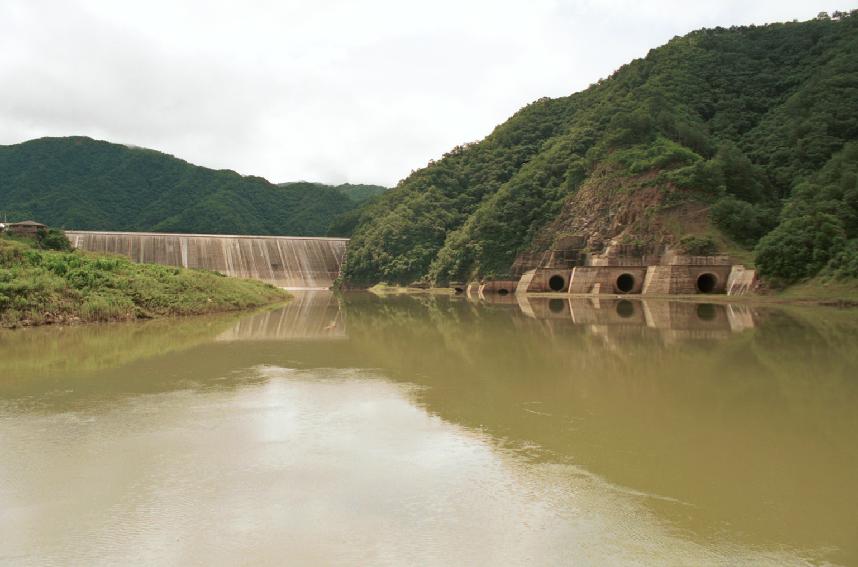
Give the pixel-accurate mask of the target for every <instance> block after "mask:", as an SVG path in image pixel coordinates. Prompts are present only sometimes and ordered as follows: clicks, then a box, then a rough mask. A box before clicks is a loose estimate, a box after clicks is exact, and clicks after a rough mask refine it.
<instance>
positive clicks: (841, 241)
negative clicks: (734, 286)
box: [757, 213, 846, 284]
mask: <svg viewBox="0 0 858 567" xmlns="http://www.w3.org/2000/svg"><path fill="white" fill-rule="evenodd" d="M845 244H846V231H845V230H844V229H843V224H842V223H841V222H840V220H839V219H838V218H837V217H835V216H833V215H829V214H826V213H812V214H808V215H803V216H799V217H796V218H792V219H788V220H786V221H784V222H782V223H781V224H780V225H778V227H777V228H775V229H774V230H773V231H772V232H770V233H769V234H767V235H766V236H764V237H763V238H762V239H761V240H760V243H759V244H758V245H757V266H758V267H759V269H760V274H761V275H763V276H766V277H770V278H774V279H775V280H776V281H778V282H780V283H784V284H789V283H794V282H796V281H798V280H801V279H804V278H809V277H812V276H814V275H816V274H817V273H818V272H819V271H820V270H821V269H822V268H823V267H824V266H825V265H826V264H827V263H828V262H829V261H830V260H831V259H832V258H834V257H837V256H838V255H839V254H840V253H841V251H842V250H843V249H844V246H845Z"/></svg>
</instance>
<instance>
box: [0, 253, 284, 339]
mask: <svg viewBox="0 0 858 567" xmlns="http://www.w3.org/2000/svg"><path fill="white" fill-rule="evenodd" d="M287 297H288V295H287V294H286V293H285V292H284V291H282V290H280V289H277V288H275V287H273V286H271V285H268V284H264V283H262V282H259V281H254V280H242V279H238V278H227V277H225V276H222V275H220V274H217V273H215V272H208V271H202V270H185V269H182V268H173V267H168V266H158V265H152V264H135V263H133V262H131V261H130V260H127V259H125V258H122V257H119V256H108V255H96V254H91V253H85V252H79V251H78V252H66V251H52V250H44V249H40V247H39V246H38V245H37V244H36V242H35V241H30V242H28V241H27V240H26V239H20V240H14V239H10V238H7V237H0V327H15V326H19V325H38V324H44V323H65V322H72V321H84V322H87V321H118V320H131V319H138V318H150V317H158V316H168V315H196V314H202V313H213V312H219V311H230V310H236V309H245V308H248V307H256V306H260V305H265V304H269V303H274V302H277V301H283V300H285V299H286V298H287Z"/></svg>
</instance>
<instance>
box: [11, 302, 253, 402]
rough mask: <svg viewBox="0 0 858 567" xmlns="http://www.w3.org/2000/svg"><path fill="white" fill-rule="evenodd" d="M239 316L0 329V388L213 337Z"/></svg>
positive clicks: (107, 365) (79, 372) (176, 348)
mask: <svg viewBox="0 0 858 567" xmlns="http://www.w3.org/2000/svg"><path fill="white" fill-rule="evenodd" d="M240 317H241V315H239V314H235V313H232V314H224V315H213V316H204V317H189V318H178V319H170V320H165V319H160V320H156V321H146V322H135V323H112V324H104V325H83V326H71V327H39V328H33V329H19V330H16V331H5V330H4V331H2V332H0V392H3V391H7V390H9V389H14V388H15V387H17V385H18V384H24V383H25V382H27V381H28V380H32V379H40V380H41V379H57V378H60V377H62V378H63V379H66V378H68V377H69V376H70V375H71V376H81V375H85V374H88V373H91V372H95V371H98V370H103V369H109V368H115V367H119V366H122V365H124V364H128V363H130V362H132V361H134V360H138V359H141V358H147V357H150V356H156V355H163V354H168V353H171V352H176V351H180V350H183V349H187V348H190V347H192V346H195V345H198V344H201V343H205V342H207V341H210V340H212V339H213V338H214V337H215V336H217V334H218V333H221V332H223V330H224V329H228V328H229V326H230V325H231V324H233V323H234V322H235V321H236V320H238V319H239V318H240Z"/></svg>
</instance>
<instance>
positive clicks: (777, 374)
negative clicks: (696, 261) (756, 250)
mask: <svg viewBox="0 0 858 567" xmlns="http://www.w3.org/2000/svg"><path fill="white" fill-rule="evenodd" d="M511 299H512V300H513V302H512V303H508V302H506V301H504V302H503V303H496V304H489V303H485V302H483V303H474V302H469V301H466V300H459V299H455V298H446V297H435V296H429V295H426V296H400V297H388V298H384V299H382V298H378V297H375V296H372V295H369V294H348V295H345V296H343V297H341V298H336V297H334V296H332V295H330V294H312V295H306V296H302V297H301V298H299V299H298V300H296V301H295V302H293V303H292V304H290V305H289V306H287V307H286V308H285V309H283V310H274V311H270V312H267V313H257V314H253V315H250V316H248V317H242V318H235V317H224V318H216V319H212V318H207V319H201V320H183V321H182V322H181V325H180V324H179V322H174V323H173V325H172V327H174V328H172V327H171V326H170V325H167V326H161V325H128V326H106V327H97V326H96V327H86V328H84V327H81V328H78V329H43V330H37V331H38V332H35V333H32V334H28V333H30V332H29V331H25V332H23V333H14V334H9V335H4V338H3V340H0V364H2V366H0V368H2V369H3V371H4V372H3V376H2V378H0V423H2V428H0V450H2V455H0V456H2V459H0V509H2V510H4V513H2V514H0V533H3V534H4V541H5V543H3V542H0V559H7V560H10V558H11V557H13V554H15V553H17V554H22V555H23V556H24V557H25V558H27V557H29V558H30V559H31V560H33V561H32V562H34V563H35V562H38V561H35V560H34V558H37V557H36V556H31V555H28V554H32V553H34V552H33V550H34V549H49V550H52V551H51V553H54V554H55V555H54V557H55V558H56V559H57V562H60V563H63V562H65V563H73V562H75V561H72V559H74V557H72V556H71V555H69V554H66V555H63V550H64V549H67V550H75V551H77V552H81V550H82V549H84V547H86V546H83V545H81V542H84V541H96V542H99V543H97V544H96V545H91V546H89V547H88V549H101V550H102V551H104V550H105V549H106V550H107V551H105V554H104V555H103V556H102V562H109V559H110V558H111V557H112V558H117V557H119V556H120V555H121V553H122V552H123V551H127V550H128V549H132V548H133V549H139V550H142V551H141V552H140V554H139V555H138V558H139V559H141V560H151V562H159V563H160V562H167V563H169V562H174V563H180V562H184V563H187V562H191V561H195V560H197V559H199V560H200V561H201V562H206V561H208V560H211V561H213V562H215V563H217V562H218V561H219V560H220V561H229V560H230V559H234V560H236V561H238V560H245V561H253V560H257V561H262V562H264V561H274V559H273V558H276V557H278V556H280V557H281V558H282V556H285V555H283V554H287V555H289V556H290V557H291V558H293V559H294V561H295V562H298V563H301V562H303V563H332V562H333V563H342V562H346V563H400V564H401V563H420V564H433V563H439V564H443V563H446V564H450V563H456V564H475V563H476V564H478V563H486V562H488V563H497V564H503V563H513V564H514V563H521V564H524V563H531V564H551V563H553V562H556V563H565V562H567V561H568V558H569V557H575V558H576V560H577V562H578V563H581V564H606V563H613V564H623V563H638V564H652V563H662V564H663V563H674V564H742V563H753V564H760V563H765V562H770V563H773V564H789V563H795V564H800V563H802V562H804V561H805V560H808V561H811V562H817V563H818V562H824V561H831V562H835V563H845V564H849V563H855V562H856V561H858V545H856V542H858V527H856V526H858V513H856V510H858V490H856V485H855V482H856V481H855V479H856V478H858V449H856V444H855V443H854V440H855V438H856V436H858V412H855V407H856V405H858V383H856V382H858V381H856V376H858V349H856V343H855V336H856V332H858V317H856V315H855V313H854V312H851V311H838V310H820V309H772V308H749V307H747V306H742V305H739V306H737V305H727V304H720V303H719V304H705V303H703V304H700V303H677V302H653V301H649V300H646V301H642V300H635V299H621V300H605V299H601V300H598V301H592V300H590V299H573V300H571V301H570V300H569V298H530V299H529V300H528V302H527V303H519V302H517V301H516V299H515V297H511ZM195 321H196V322H195ZM346 322H347V323H348V325H347V327H346V325H345V323H346ZM183 325H188V327H183ZM6 339H8V340H6ZM28 345H29V346H28ZM40 350H42V351H45V353H46V357H45V358H46V360H47V363H46V364H42V363H40V362H36V361H34V360H33V359H34V358H38V356H37V353H38V352H40ZM66 351H67V352H68V354H69V357H68V360H63V362H62V364H60V362H58V361H60V360H61V354H62V353H63V352H66ZM52 353H54V354H52ZM22 470H26V471H31V472H30V473H29V474H27V475H21V474H20V473H19V471H22ZM90 479H98V482H92V481H90ZM74 495H80V496H79V497H77V496H74ZM93 510H94V512H92V511H93ZM224 514H226V517H227V518H228V520H225V521H220V520H219V521H217V522H214V521H212V520H211V519H212V518H215V519H218V518H220V519H223V518H224ZM77 524H80V526H81V527H80V528H77V527H76V526H77ZM111 525H114V526H115V525H124V526H126V527H127V529H126V531H123V532H122V533H120V534H119V535H118V536H116V539H111V537H112V536H111V537H108V535H109V530H110V529H111V528H110V526H111ZM135 530H137V531H135ZM63 533H66V534H70V535H68V537H66V536H62V535H58V534H63ZM8 534H12V536H11V537H10V536H9V535H8ZM105 534H108V535H105ZM135 534H136V535H135ZM174 534H175V535H176V537H179V538H181V543H180V544H179V543H168V544H164V543H163V542H164V541H169V542H172V541H173V536H174ZM212 534H214V535H212ZM284 534H291V535H289V537H285V536H284ZM132 535H133V537H132ZM74 536H77V537H80V538H82V539H80V540H73V537H74ZM168 536H169V538H168V540H165V539H164V538H167V537H168ZM284 537H285V539H284ZM69 538H72V540H70V539H69ZM99 538H100V539H99ZM247 538H250V539H247ZM212 539H215V540H218V541H223V542H224V543H223V544H220V545H214V546H213V547H212V546H211V545H210V542H211V541H212ZM10 541H12V542H15V547H12V545H11V544H10V543H9V542H10ZM75 541H77V543H75ZM242 541H246V542H248V543H247V546H246V547H242V549H237V548H236V545H239V544H237V543H235V542H242ZM229 542H233V543H229ZM338 542H340V543H338ZM342 542H345V543H342ZM427 542H429V543H431V544H432V545H428V544H427ZM522 542H526V547H527V549H525V548H524V547H523V546H524V544H523V543H522ZM99 546H101V547H99ZM438 549H442V551H440V552H439V551H437V550H438ZM432 550H436V551H434V552H433V551H432ZM111 553H112V555H111ZM147 553H148V554H149V555H147ZM219 553H220V555H219ZM105 558H106V559H105ZM177 558H178V559H177ZM193 558H196V559H193ZM241 558H244V559H241ZM63 559H65V561H63ZM76 559H78V560H79V561H78V562H85V563H93V562H99V561H97V560H93V557H91V556H78V557H76ZM95 559H98V558H95ZM182 559H185V561H182ZM16 562H20V561H16Z"/></svg>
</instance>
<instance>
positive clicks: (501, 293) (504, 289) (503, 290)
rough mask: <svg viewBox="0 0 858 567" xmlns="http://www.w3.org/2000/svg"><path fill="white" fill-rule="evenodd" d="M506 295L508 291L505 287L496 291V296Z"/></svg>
mask: <svg viewBox="0 0 858 567" xmlns="http://www.w3.org/2000/svg"><path fill="white" fill-rule="evenodd" d="M508 293H509V290H508V289H506V288H505V287H502V288H500V289H499V290H498V295H507V294H508Z"/></svg>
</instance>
